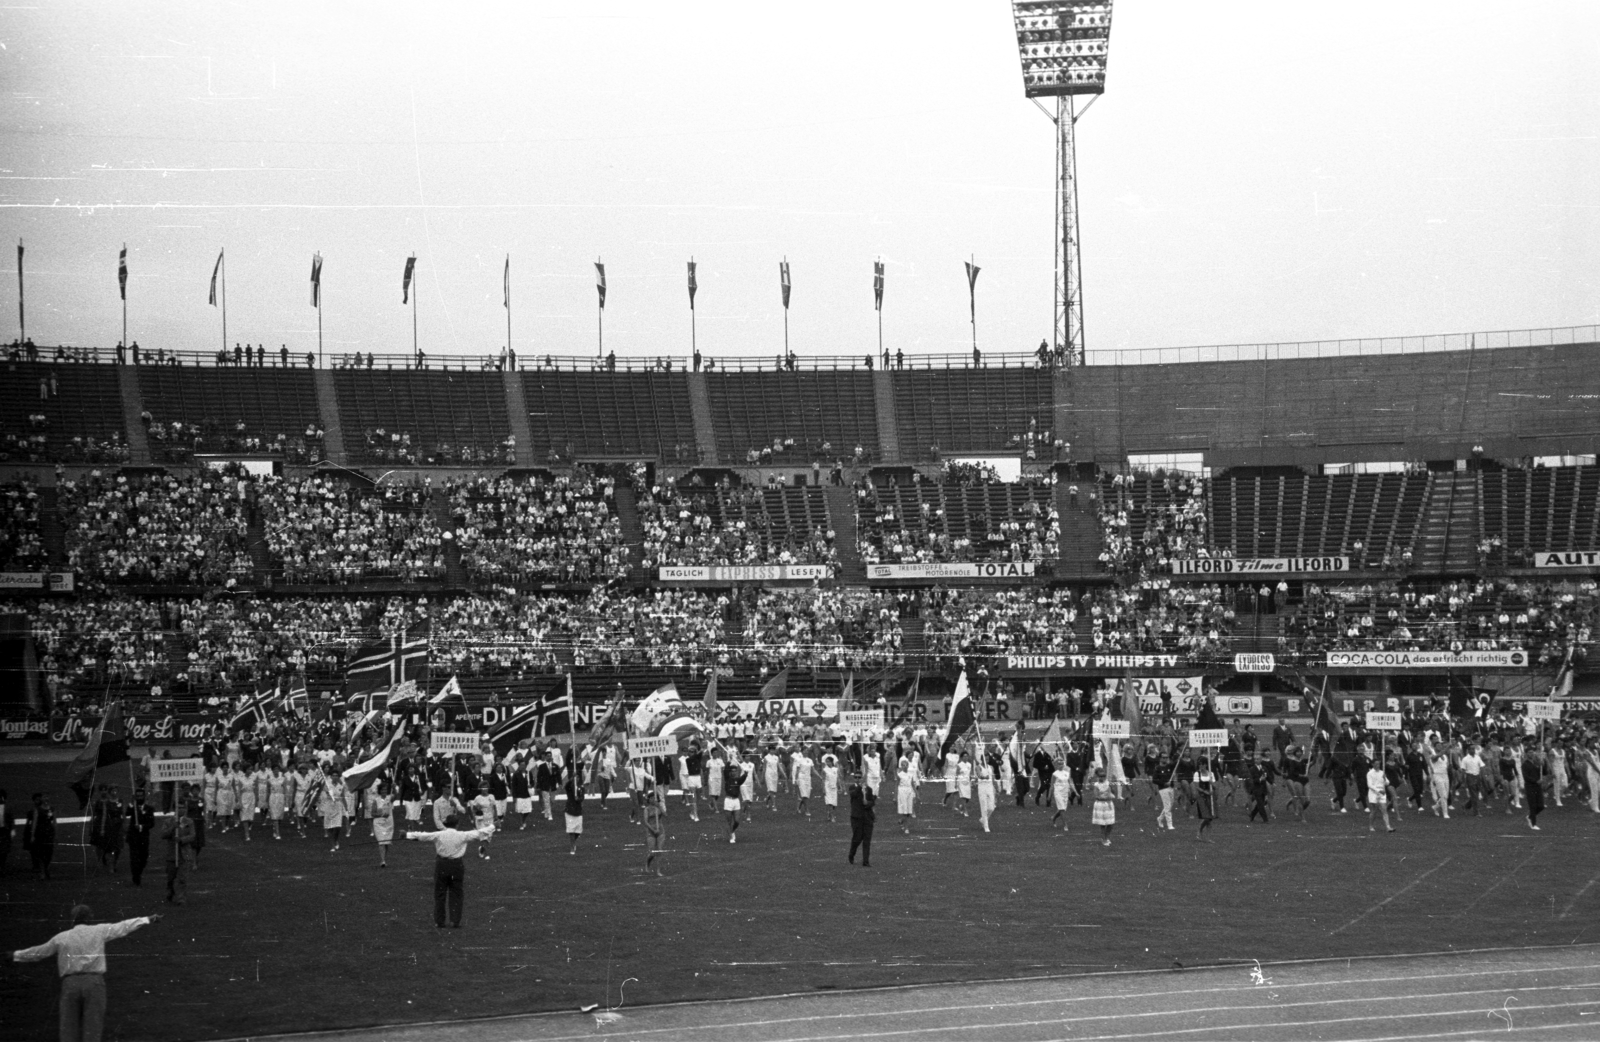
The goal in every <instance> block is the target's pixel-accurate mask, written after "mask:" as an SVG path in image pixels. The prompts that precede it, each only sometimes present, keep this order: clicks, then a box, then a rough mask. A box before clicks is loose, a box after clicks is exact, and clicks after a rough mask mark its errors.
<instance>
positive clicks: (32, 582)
mask: <svg viewBox="0 0 1600 1042" xmlns="http://www.w3.org/2000/svg"><path fill="white" fill-rule="evenodd" d="M76 586H77V574H76V573H75V572H0V593H3V592H6V591H16V592H19V593H26V592H28V591H30V590H45V589H48V590H49V591H50V592H51V593H71V592H72V591H73V590H74V589H75V588H76Z"/></svg>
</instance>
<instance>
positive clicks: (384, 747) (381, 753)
mask: <svg viewBox="0 0 1600 1042" xmlns="http://www.w3.org/2000/svg"><path fill="white" fill-rule="evenodd" d="M404 730H405V727H404V725H403V724H399V723H397V724H395V725H394V727H392V728H390V730H389V737H387V738H385V739H384V740H383V743H382V744H381V745H380V746H379V747H378V751H377V752H375V753H373V754H372V755H371V756H369V757H367V758H366V759H365V760H362V761H361V762H360V763H358V764H356V765H355V766H354V767H352V768H350V769H349V770H347V771H345V772H344V787H345V788H346V789H347V790H349V791H350V792H360V791H361V790H362V789H365V788H366V787H367V786H368V785H370V784H372V778H373V776H374V775H376V774H377V773H378V772H379V771H381V770H383V769H384V768H385V767H387V766H388V765H389V758H390V757H391V756H393V755H394V743H395V742H397V741H398V740H399V739H400V734H401V732H402V731H404Z"/></svg>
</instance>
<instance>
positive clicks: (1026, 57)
mask: <svg viewBox="0 0 1600 1042" xmlns="http://www.w3.org/2000/svg"><path fill="white" fill-rule="evenodd" d="M1111 3H1112V0H1012V4H1011V14H1012V18H1013V19H1014V20H1015V22H1016V27H1017V54H1018V56H1019V57H1020V58H1021V59H1022V86H1023V91H1024V93H1026V94H1027V96H1028V97H1030V98H1047V97H1059V96H1061V95H1064V94H1103V93H1105V89H1106V61H1107V58H1108V57H1109V55H1110V52H1111Z"/></svg>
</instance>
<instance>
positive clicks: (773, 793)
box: [761, 748, 780, 814]
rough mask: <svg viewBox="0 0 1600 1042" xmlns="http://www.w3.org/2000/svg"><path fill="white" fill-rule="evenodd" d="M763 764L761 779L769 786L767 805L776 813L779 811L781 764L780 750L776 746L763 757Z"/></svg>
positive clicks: (769, 749)
mask: <svg viewBox="0 0 1600 1042" xmlns="http://www.w3.org/2000/svg"><path fill="white" fill-rule="evenodd" d="M761 766H762V778H761V780H762V781H763V782H765V783H766V786H767V805H768V806H770V807H771V808H772V812H773V813H774V814H776V813H777V812H778V776H779V772H778V768H779V766H780V761H779V758H778V751H777V750H776V749H774V748H768V749H767V755H765V756H763V757H762V758H761Z"/></svg>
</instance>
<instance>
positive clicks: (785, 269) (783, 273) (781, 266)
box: [778, 260, 790, 311]
mask: <svg viewBox="0 0 1600 1042" xmlns="http://www.w3.org/2000/svg"><path fill="white" fill-rule="evenodd" d="M778 285H779V286H781V287H782V288H783V310H785V311H788V310H789V285H790V284H789V262H788V261H787V260H783V261H779V262H778Z"/></svg>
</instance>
